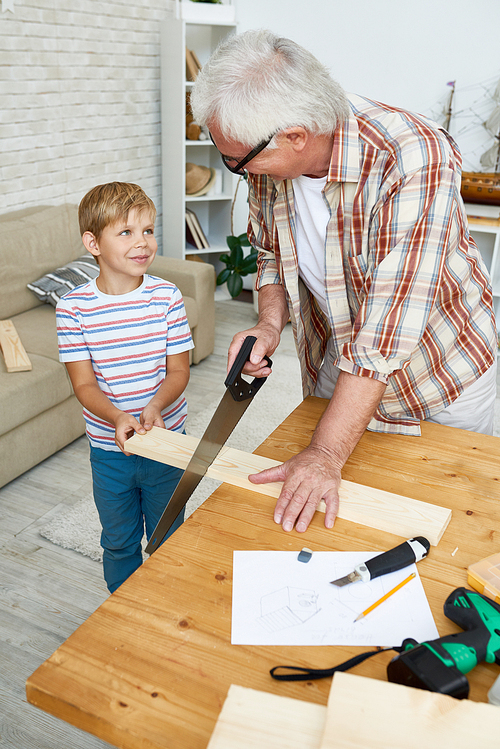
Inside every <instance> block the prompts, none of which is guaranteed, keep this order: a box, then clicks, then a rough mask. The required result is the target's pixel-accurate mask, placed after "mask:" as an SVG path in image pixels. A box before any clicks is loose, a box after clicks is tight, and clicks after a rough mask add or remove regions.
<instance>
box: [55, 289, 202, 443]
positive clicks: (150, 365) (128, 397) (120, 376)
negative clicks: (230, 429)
mask: <svg viewBox="0 0 500 749" xmlns="http://www.w3.org/2000/svg"><path fill="white" fill-rule="evenodd" d="M56 315H57V336H58V341H59V359H60V360H61V361H62V362H72V361H84V360H86V359H90V360H91V362H92V367H93V369H94V373H95V376H96V379H97V382H98V384H99V387H100V388H101V390H102V391H103V393H104V394H105V395H106V396H107V397H108V398H109V400H110V401H111V403H113V405H115V406H116V407H117V408H119V409H120V411H125V412H127V413H130V414H132V415H133V416H135V418H136V419H139V416H140V414H141V412H142V410H143V409H144V408H145V406H146V405H147V404H148V403H149V401H150V400H151V398H153V396H154V395H155V393H156V392H157V390H158V388H159V387H160V385H161V383H162V382H163V380H164V379H165V372H166V356H169V355H173V354H179V353H181V352H183V351H188V350H189V349H191V348H193V347H194V344H193V341H192V338H191V332H190V330H189V325H188V321H187V317H186V311H185V308H184V302H183V300H182V296H181V293H180V291H179V289H178V288H177V287H176V286H174V284H172V283H169V282H168V281H165V280H163V279H162V278H156V277H154V276H148V275H145V276H144V279H143V282H142V284H141V285H140V286H139V288H137V289H135V290H134V291H131V292H129V293H128V294H121V295H119V296H113V295H109V294H103V293H102V292H101V291H99V289H98V288H97V285H96V282H95V280H93V281H90V282H89V283H86V284H83V285H82V286H78V287H77V288H76V289H73V291H70V292H69V293H68V294H65V296H64V297H63V298H62V299H61V300H60V302H59V303H58V305H57V308H56ZM186 415H187V403H186V399H185V398H184V396H183V395H181V396H180V397H179V398H178V399H177V400H176V401H175V402H174V403H172V404H171V405H169V406H167V407H166V408H165V409H164V410H163V411H162V416H163V420H164V422H165V426H166V428H167V429H170V430H172V431H176V432H180V431H182V430H183V428H184V422H185V420H186ZM83 416H84V418H85V421H86V424H87V435H88V437H89V440H90V444H91V445H92V446H93V447H99V448H101V449H104V450H114V451H119V448H118V447H117V445H115V429H114V426H113V425H112V424H109V423H108V422H106V421H103V420H102V419H99V418H98V417H96V416H94V414H92V413H90V411H88V410H87V409H86V408H84V409H83Z"/></svg>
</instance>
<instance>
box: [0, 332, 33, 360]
mask: <svg viewBox="0 0 500 749" xmlns="http://www.w3.org/2000/svg"><path fill="white" fill-rule="evenodd" d="M0 347H1V348H2V353H3V357H4V359H5V366H6V367H7V372H29V371H30V370H31V369H32V366H31V361H30V359H29V356H28V354H27V353H26V350H25V348H24V346H23V344H22V343H21V340H20V338H19V336H18V334H17V330H16V328H15V326H14V323H13V322H12V320H0Z"/></svg>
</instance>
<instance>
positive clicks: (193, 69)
mask: <svg viewBox="0 0 500 749" xmlns="http://www.w3.org/2000/svg"><path fill="white" fill-rule="evenodd" d="M200 70H201V66H200V61H199V60H198V58H197V56H196V54H195V53H194V52H193V51H192V50H190V49H188V48H187V47H186V80H187V81H195V80H196V76H197V75H198V73H199V71H200Z"/></svg>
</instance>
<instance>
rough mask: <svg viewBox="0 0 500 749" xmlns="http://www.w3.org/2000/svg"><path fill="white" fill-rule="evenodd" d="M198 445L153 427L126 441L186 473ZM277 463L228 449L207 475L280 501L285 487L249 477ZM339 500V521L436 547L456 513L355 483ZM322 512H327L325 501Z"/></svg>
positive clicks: (136, 451)
mask: <svg viewBox="0 0 500 749" xmlns="http://www.w3.org/2000/svg"><path fill="white" fill-rule="evenodd" d="M198 442H199V439H198V438H197V437H192V436H190V435H185V434H179V433H178V432H171V431H169V430H168V429H160V428H159V427H153V428H152V429H151V431H149V432H148V433H147V434H144V435H142V434H135V435H134V436H133V437H131V439H129V440H127V442H126V443H125V447H126V449H127V450H128V451H129V452H131V453H134V454H136V455H142V456H143V457H145V458H151V459H152V460H157V461H159V462H161V463H166V464H168V465H173V466H176V467H177V468H183V469H185V468H186V466H187V464H188V462H189V460H190V458H191V456H192V454H193V452H194V450H195V449H196V446H197V444H198ZM276 465H280V461H276V460H271V459H270V458H264V457H262V456H260V455H254V454H253V453H246V452H243V451H241V450H235V449H234V448H231V447H223V448H222V450H221V451H220V453H219V455H218V456H217V458H216V459H215V460H214V462H213V463H212V465H211V466H210V467H209V469H208V471H207V474H206V475H207V476H208V477H209V478H214V479H217V480H219V481H224V482H226V483H228V484H232V485H233V486H239V487H241V488H243V489H248V490H250V491H253V492H258V493H260V494H266V495H267V496H271V497H278V496H279V493H280V491H281V483H278V482H275V483H270V484H259V486H258V487H256V485H255V484H252V483H251V482H250V481H249V480H248V476H249V474H251V473H258V472H259V471H262V470H264V469H265V468H271V467H273V466H276ZM339 496H340V505H339V512H338V516H339V518H343V519H344V520H350V521H352V522H355V523H360V524H361V525H367V526H369V527H371V528H378V529H379V530H383V531H388V532H389V533H394V534H396V535H399V536H403V537H404V538H411V537H412V536H419V535H420V536H425V538H427V539H429V542H430V543H431V544H432V545H433V546H436V545H437V544H438V543H439V541H440V540H441V537H442V535H443V533H444V531H445V529H446V527H447V525H448V523H449V522H450V519H451V510H448V509H447V508H444V507H439V506H438V505H433V504H430V503H428V502H421V501H420V500H416V499H411V498H410V497H403V496H400V495H399V494H392V493H390V492H384V491H382V490H381V489H374V488H372V487H368V486H363V485H362V484H356V483H354V482H352V481H344V480H342V481H341V484H340V489H339ZM318 509H319V510H321V511H323V512H324V511H325V504H324V502H321V503H320V506H319V507H318Z"/></svg>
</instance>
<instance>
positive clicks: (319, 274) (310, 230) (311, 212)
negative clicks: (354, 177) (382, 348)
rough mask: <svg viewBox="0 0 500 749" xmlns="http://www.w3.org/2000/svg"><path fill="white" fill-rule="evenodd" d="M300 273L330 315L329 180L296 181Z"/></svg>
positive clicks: (295, 196)
mask: <svg viewBox="0 0 500 749" xmlns="http://www.w3.org/2000/svg"><path fill="white" fill-rule="evenodd" d="M292 184H293V197H294V202H295V229H296V242H297V257H298V261H299V274H300V277H301V278H302V280H303V281H304V283H305V285H306V286H307V288H308V289H309V290H310V292H311V293H312V294H313V295H314V296H315V297H316V299H317V300H318V304H319V305H320V307H321V309H322V310H323V312H325V314H326V315H328V309H327V304H326V293H325V241H326V227H327V225H328V222H329V220H330V209H329V208H328V204H327V203H326V201H325V199H324V197H323V193H322V191H323V189H324V187H325V185H326V176H325V177H319V178H317V179H316V178H314V177H305V176H304V175H301V176H300V177H297V178H296V179H294V180H293V182H292Z"/></svg>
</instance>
